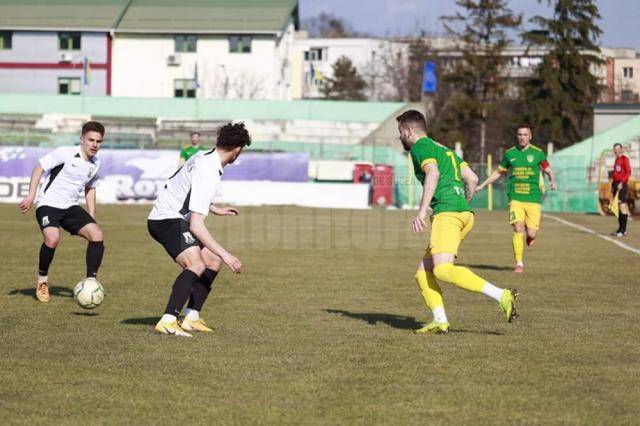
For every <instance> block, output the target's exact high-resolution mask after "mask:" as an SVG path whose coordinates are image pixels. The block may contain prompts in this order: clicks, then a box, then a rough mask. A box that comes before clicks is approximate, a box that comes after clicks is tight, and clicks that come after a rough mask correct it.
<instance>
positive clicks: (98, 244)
mask: <svg viewBox="0 0 640 426" xmlns="http://www.w3.org/2000/svg"><path fill="white" fill-rule="evenodd" d="M78 235H80V236H81V237H82V238H84V239H85V240H87V241H88V244H87V255H86V259H85V261H86V264H87V278H95V277H96V276H97V275H98V269H100V265H101V264H102V258H103V257H104V238H103V235H102V229H100V226H99V225H98V224H97V223H90V224H87V225H85V226H84V227H82V229H80V231H78Z"/></svg>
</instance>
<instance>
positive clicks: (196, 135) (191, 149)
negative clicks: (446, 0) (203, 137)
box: [178, 131, 207, 167]
mask: <svg viewBox="0 0 640 426" xmlns="http://www.w3.org/2000/svg"><path fill="white" fill-rule="evenodd" d="M206 149H207V148H205V147H203V146H201V145H200V132H197V131H193V132H191V145H187V146H185V147H184V148H182V151H180V159H179V160H178V167H180V166H182V165H183V164H184V163H186V161H187V160H188V159H189V158H191V157H193V155H194V154H195V153H197V152H198V151H205V150H206Z"/></svg>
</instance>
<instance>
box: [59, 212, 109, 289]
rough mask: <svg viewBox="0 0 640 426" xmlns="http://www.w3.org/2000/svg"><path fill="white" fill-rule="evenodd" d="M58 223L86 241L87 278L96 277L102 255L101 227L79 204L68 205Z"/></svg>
mask: <svg viewBox="0 0 640 426" xmlns="http://www.w3.org/2000/svg"><path fill="white" fill-rule="evenodd" d="M60 225H61V226H62V227H63V228H64V229H65V230H66V231H67V232H69V233H70V234H71V235H79V236H80V237H82V238H84V239H85V240H87V241H88V243H87V251H86V255H85V263H86V266H87V278H96V276H97V275H98V269H100V265H101V264H102V258H103V257H104V241H103V240H104V237H103V235H102V229H100V226H99V225H98V224H97V223H96V221H95V220H94V219H93V218H92V217H91V215H90V214H89V213H88V212H87V211H86V210H85V209H83V208H82V207H80V206H72V207H69V208H68V209H67V210H66V211H65V213H64V216H63V217H62V219H61V221H60Z"/></svg>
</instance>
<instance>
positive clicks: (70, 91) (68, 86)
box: [58, 77, 80, 95]
mask: <svg viewBox="0 0 640 426" xmlns="http://www.w3.org/2000/svg"><path fill="white" fill-rule="evenodd" d="M58 93H59V94H61V95H79V94H80V78H73V77H59V78H58Z"/></svg>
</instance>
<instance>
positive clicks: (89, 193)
mask: <svg viewBox="0 0 640 426" xmlns="http://www.w3.org/2000/svg"><path fill="white" fill-rule="evenodd" d="M84 199H85V201H86V202H87V212H89V214H90V215H91V217H92V218H93V219H94V220H95V219H96V189H95V188H91V187H88V186H86V187H85V188H84Z"/></svg>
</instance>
